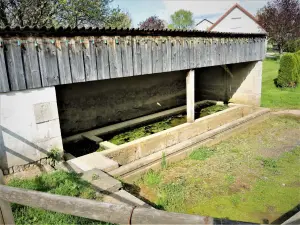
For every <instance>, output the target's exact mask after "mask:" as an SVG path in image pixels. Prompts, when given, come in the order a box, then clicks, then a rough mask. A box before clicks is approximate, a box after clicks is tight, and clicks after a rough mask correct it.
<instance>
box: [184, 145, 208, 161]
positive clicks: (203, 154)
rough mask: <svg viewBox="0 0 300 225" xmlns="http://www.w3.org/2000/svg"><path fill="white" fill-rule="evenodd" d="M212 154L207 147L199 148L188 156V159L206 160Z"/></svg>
mask: <svg viewBox="0 0 300 225" xmlns="http://www.w3.org/2000/svg"><path fill="white" fill-rule="evenodd" d="M213 154H214V152H213V150H212V149H210V148H208V147H205V146H204V147H201V148H199V149H197V150H195V151H193V152H192V154H190V156H189V157H190V159H194V160H206V159H208V158H209V157H211V156H212V155H213Z"/></svg>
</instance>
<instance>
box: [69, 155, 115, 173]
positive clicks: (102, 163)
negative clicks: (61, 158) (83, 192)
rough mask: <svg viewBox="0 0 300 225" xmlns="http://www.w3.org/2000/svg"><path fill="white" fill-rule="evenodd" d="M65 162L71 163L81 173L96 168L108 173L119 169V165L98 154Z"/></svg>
mask: <svg viewBox="0 0 300 225" xmlns="http://www.w3.org/2000/svg"><path fill="white" fill-rule="evenodd" d="M67 162H68V163H69V162H71V163H73V164H74V165H75V166H77V167H78V168H79V169H81V170H83V171H88V170H92V169H94V168H97V169H100V170H102V171H105V172H109V171H111V170H114V169H117V168H118V167H119V164H118V163H117V162H116V161H114V160H112V159H109V158H107V157H105V156H104V155H102V154H101V153H100V152H94V153H91V154H87V155H84V156H81V157H78V158H75V159H71V160H68V161H67Z"/></svg>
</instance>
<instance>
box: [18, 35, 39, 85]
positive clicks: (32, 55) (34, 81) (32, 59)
mask: <svg viewBox="0 0 300 225" xmlns="http://www.w3.org/2000/svg"><path fill="white" fill-rule="evenodd" d="M22 56H23V61H24V70H25V78H26V84H27V88H39V87H41V86H42V81H41V77H40V67H39V61H38V54H37V46H36V43H35V41H34V39H33V38H29V39H28V40H27V42H26V43H24V44H23V49H22Z"/></svg>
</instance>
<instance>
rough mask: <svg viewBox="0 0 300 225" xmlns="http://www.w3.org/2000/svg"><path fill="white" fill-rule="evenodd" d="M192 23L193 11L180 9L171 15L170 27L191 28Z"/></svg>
mask: <svg viewBox="0 0 300 225" xmlns="http://www.w3.org/2000/svg"><path fill="white" fill-rule="evenodd" d="M193 25H194V20H193V13H192V12H191V11H187V10H184V9H180V10H178V11H176V12H175V13H174V14H172V15H171V24H170V25H169V26H168V27H169V28H170V29H184V30H187V29H192V28H193Z"/></svg>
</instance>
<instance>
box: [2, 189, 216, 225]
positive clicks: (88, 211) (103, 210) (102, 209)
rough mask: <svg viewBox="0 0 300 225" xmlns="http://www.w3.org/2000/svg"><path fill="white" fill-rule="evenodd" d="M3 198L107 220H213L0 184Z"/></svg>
mask: <svg viewBox="0 0 300 225" xmlns="http://www.w3.org/2000/svg"><path fill="white" fill-rule="evenodd" d="M0 196H1V198H2V199H3V200H5V201H9V202H13V203H17V204H21V205H26V206H30V207H35V208H41V209H45V210H49V211H53V212H58V213H64V214H68V215H73V216H80V217H84V218H88V219H93V220H98V221H105V222H109V223H117V224H125V223H128V221H130V222H129V223H130V224H213V219H212V218H210V217H204V216H197V215H188V214H181V213H172V212H165V211H161V210H156V209H149V208H133V207H131V206H126V205H116V204H109V203H104V202H99V201H94V200H88V199H81V198H75V197H68V196H61V195H54V194H49V193H43V192H38V191H31V190H25V189H21V188H14V187H8V186H4V185H0Z"/></svg>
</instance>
